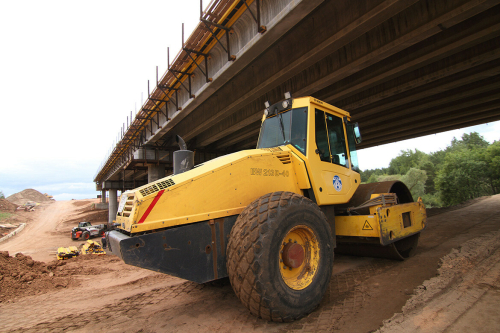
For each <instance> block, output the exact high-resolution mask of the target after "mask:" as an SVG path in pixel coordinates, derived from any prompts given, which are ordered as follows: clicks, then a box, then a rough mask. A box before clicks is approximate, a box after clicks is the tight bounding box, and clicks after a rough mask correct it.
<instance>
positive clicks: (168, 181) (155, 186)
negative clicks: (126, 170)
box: [139, 179, 175, 197]
mask: <svg viewBox="0 0 500 333" xmlns="http://www.w3.org/2000/svg"><path fill="white" fill-rule="evenodd" d="M174 185H175V182H174V181H173V180H172V179H166V180H164V181H161V182H159V183H156V184H152V185H150V186H148V187H146V188H143V189H142V190H140V191H139V192H140V193H141V195H142V196H143V197H145V196H148V195H150V194H153V193H156V192H158V191H160V190H164V189H166V188H167V187H170V186H174Z"/></svg>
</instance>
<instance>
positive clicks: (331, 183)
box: [309, 107, 359, 205]
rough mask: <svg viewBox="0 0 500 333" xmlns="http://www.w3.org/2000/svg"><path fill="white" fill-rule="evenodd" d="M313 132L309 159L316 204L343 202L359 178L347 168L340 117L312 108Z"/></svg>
mask: <svg viewBox="0 0 500 333" xmlns="http://www.w3.org/2000/svg"><path fill="white" fill-rule="evenodd" d="M314 130H315V134H314V140H315V148H316V149H315V153H314V154H310V155H309V156H310V159H311V161H310V162H311V168H312V170H311V174H312V178H313V179H311V181H312V183H313V184H314V185H313V186H314V193H315V196H316V201H317V202H318V204H319V205H325V204H339V203H345V202H347V201H349V199H350V198H351V197H352V195H353V194H354V191H355V190H356V188H357V185H359V184H357V178H359V175H358V177H356V175H355V174H356V173H355V172H353V171H352V170H351V168H350V163H349V155H348V151H347V144H346V136H345V128H344V123H343V121H342V118H341V117H340V116H337V115H335V114H332V113H330V112H326V111H324V110H322V109H321V108H318V107H316V108H315V109H314ZM355 182H356V184H355Z"/></svg>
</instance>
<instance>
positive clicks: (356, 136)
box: [352, 123, 362, 144]
mask: <svg viewBox="0 0 500 333" xmlns="http://www.w3.org/2000/svg"><path fill="white" fill-rule="evenodd" d="M352 131H353V134H354V141H355V142H356V144H360V143H361V141H362V138H361V132H360V131H359V126H358V123H355V124H354V126H353V127H352Z"/></svg>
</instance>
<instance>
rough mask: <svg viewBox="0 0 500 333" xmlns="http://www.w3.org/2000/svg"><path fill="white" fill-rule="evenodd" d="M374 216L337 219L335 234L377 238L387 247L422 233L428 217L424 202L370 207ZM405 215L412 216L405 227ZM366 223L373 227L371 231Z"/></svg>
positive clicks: (338, 217)
mask: <svg viewBox="0 0 500 333" xmlns="http://www.w3.org/2000/svg"><path fill="white" fill-rule="evenodd" d="M370 210H373V211H374V212H375V214H373V215H352V216H336V217H335V233H336V235H337V236H352V237H377V238H379V239H380V244H382V245H387V244H389V243H391V242H393V241H396V240H399V239H402V238H405V237H407V236H410V235H413V234H415V233H417V232H420V231H422V230H423V229H424V228H425V223H426V219H427V215H426V212H425V206H424V204H423V203H422V201H421V200H420V201H417V202H411V203H406V204H398V205H393V206H384V207H382V206H381V205H378V206H374V207H370ZM403 214H407V215H409V216H410V220H411V225H408V226H406V227H405V226H404V223H403ZM366 222H367V223H368V224H369V225H370V227H372V229H373V230H370V229H369V228H367V226H366Z"/></svg>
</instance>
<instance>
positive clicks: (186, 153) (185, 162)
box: [174, 135, 194, 175]
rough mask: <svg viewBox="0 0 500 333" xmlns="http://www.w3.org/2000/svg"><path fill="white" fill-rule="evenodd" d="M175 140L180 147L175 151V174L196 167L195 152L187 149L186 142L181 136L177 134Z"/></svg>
mask: <svg viewBox="0 0 500 333" xmlns="http://www.w3.org/2000/svg"><path fill="white" fill-rule="evenodd" d="M175 142H177V144H178V145H179V148H180V150H177V151H174V175H178V174H180V173H183V172H186V171H189V170H191V169H192V168H193V167H194V152H192V151H191V150H187V145H186V142H185V141H184V140H183V139H182V138H181V137H180V136H178V135H176V136H175Z"/></svg>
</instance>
